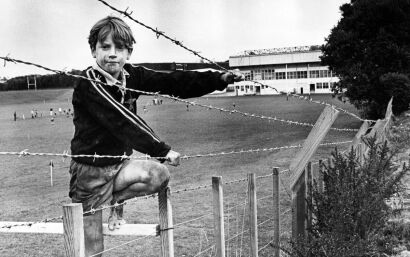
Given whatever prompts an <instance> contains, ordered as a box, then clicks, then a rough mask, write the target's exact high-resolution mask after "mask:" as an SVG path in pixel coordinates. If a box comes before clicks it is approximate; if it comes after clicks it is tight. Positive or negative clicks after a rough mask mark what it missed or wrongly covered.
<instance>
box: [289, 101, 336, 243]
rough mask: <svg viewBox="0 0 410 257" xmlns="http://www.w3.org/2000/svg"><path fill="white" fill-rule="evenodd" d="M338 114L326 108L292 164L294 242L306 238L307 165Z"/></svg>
mask: <svg viewBox="0 0 410 257" xmlns="http://www.w3.org/2000/svg"><path fill="white" fill-rule="evenodd" d="M338 114H339V111H338V110H336V109H335V108H334V107H333V106H326V107H325V109H324V110H323V112H322V114H321V115H320V116H319V118H318V119H317V121H316V123H315V125H314V126H313V128H312V130H311V131H310V133H309V135H308V137H307V138H306V140H305V142H304V143H303V147H302V149H301V150H300V151H299V152H298V154H297V155H296V157H295V159H294V160H293V161H292V163H291V164H290V167H289V169H290V171H291V178H290V181H291V186H290V188H291V190H292V237H293V239H294V241H296V240H298V239H299V238H300V237H304V236H305V232H304V231H302V230H301V229H304V228H305V217H306V216H305V215H306V203H305V196H306V181H305V173H304V172H305V168H306V165H307V163H308V162H309V160H310V158H312V156H313V154H314V153H315V152H316V150H317V148H318V147H319V145H320V142H321V141H322V140H323V138H324V137H325V136H326V134H327V132H328V131H329V129H330V127H331V126H332V124H333V123H334V121H335V120H336V118H337V116H338Z"/></svg>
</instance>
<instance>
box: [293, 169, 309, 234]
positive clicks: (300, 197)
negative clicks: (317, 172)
mask: <svg viewBox="0 0 410 257" xmlns="http://www.w3.org/2000/svg"><path fill="white" fill-rule="evenodd" d="M305 172H306V170H303V172H302V174H301V176H300V177H299V179H298V181H297V183H296V184H295V185H294V186H293V187H292V237H293V240H294V241H298V240H299V239H301V238H304V236H305V224H306V223H305V221H306V199H305V197H306V181H305V179H306V176H305Z"/></svg>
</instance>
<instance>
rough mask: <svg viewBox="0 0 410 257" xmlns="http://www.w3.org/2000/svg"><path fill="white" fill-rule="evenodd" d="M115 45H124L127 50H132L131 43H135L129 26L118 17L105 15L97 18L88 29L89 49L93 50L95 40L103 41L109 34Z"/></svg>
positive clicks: (95, 43)
mask: <svg viewBox="0 0 410 257" xmlns="http://www.w3.org/2000/svg"><path fill="white" fill-rule="evenodd" d="M110 33H111V34H112V39H113V41H114V43H115V45H118V46H124V47H126V48H127V49H128V51H129V52H131V51H132V49H133V47H132V45H133V44H134V43H135V39H134V36H133V35H132V31H131V28H130V27H129V26H128V25H127V24H126V23H125V22H124V21H123V20H121V19H120V18H118V17H114V16H107V17H105V18H103V19H101V20H99V21H98V22H97V23H96V24H95V25H94V26H93V27H92V28H91V30H90V35H89V37H88V44H89V45H90V48H91V50H95V47H96V45H97V42H100V43H101V42H103V41H104V40H105V39H106V38H107V36H108V35H109V34H110Z"/></svg>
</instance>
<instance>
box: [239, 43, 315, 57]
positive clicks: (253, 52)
mask: <svg viewBox="0 0 410 257" xmlns="http://www.w3.org/2000/svg"><path fill="white" fill-rule="evenodd" d="M311 51H320V45H311V46H293V47H280V48H270V49H257V50H245V51H243V52H241V53H239V54H237V55H233V56H231V57H240V56H255V55H272V54H284V53H303V52H311Z"/></svg>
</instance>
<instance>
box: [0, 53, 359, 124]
mask: <svg viewBox="0 0 410 257" xmlns="http://www.w3.org/2000/svg"><path fill="white" fill-rule="evenodd" d="M0 59H3V60H4V61H8V62H13V63H23V64H26V65H33V66H36V67H39V68H42V69H45V70H47V71H52V72H54V73H57V74H62V75H66V76H71V77H75V78H80V79H85V80H88V81H91V82H95V83H100V84H103V85H107V86H110V85H108V84H107V83H104V82H102V81H99V80H95V79H91V78H88V77H85V76H82V75H77V74H72V73H69V72H67V71H60V70H54V69H50V68H47V67H44V66H42V65H39V64H35V63H31V62H27V61H22V60H18V59H13V58H10V57H8V56H6V57H2V56H0ZM113 86H115V87H118V88H120V86H118V85H116V84H114V85H113ZM121 89H122V90H124V89H123V88H121ZM125 90H128V91H131V92H136V93H139V94H144V95H151V96H155V97H162V98H166V99H170V100H173V101H177V102H181V103H184V104H186V105H190V106H198V107H201V108H206V109H209V110H216V111H219V112H224V113H228V114H238V115H241V116H244V117H249V118H257V119H262V120H268V121H274V122H275V121H276V122H281V123H284V124H288V125H298V126H305V127H313V126H314V124H312V123H308V122H299V121H293V120H286V119H283V118H278V117H276V116H275V117H270V116H266V115H259V114H255V113H248V112H242V111H238V110H235V109H225V108H222V107H215V106H212V105H206V104H201V103H196V102H191V101H188V100H185V99H181V98H178V97H175V96H169V95H163V94H160V93H159V92H147V91H142V90H137V89H132V88H125ZM330 129H331V130H335V131H339V132H341V131H344V132H356V131H359V130H358V129H352V128H333V127H332V128H330Z"/></svg>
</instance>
